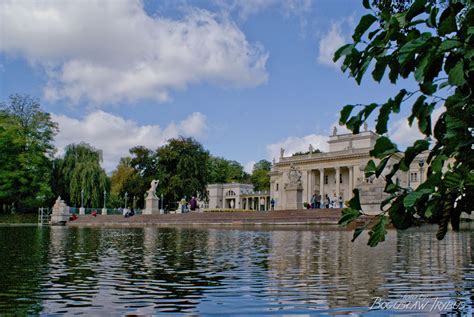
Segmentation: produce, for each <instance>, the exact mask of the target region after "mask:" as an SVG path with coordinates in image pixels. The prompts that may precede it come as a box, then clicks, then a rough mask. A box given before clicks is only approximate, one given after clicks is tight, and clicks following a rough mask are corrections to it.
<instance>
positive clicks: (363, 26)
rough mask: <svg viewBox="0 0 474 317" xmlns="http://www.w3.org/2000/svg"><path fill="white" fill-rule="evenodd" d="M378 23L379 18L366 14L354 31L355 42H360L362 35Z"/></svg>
mask: <svg viewBox="0 0 474 317" xmlns="http://www.w3.org/2000/svg"><path fill="white" fill-rule="evenodd" d="M375 21H377V18H376V17H375V16H373V15H372V14H366V15H364V16H363V17H362V18H361V19H360V22H359V24H358V25H357V27H356V28H355V30H354V34H353V35H352V38H353V40H354V41H355V42H359V41H360V39H361V37H362V35H363V34H364V33H365V32H366V31H367V30H368V29H369V28H370V26H371V25H372V24H373V23H374V22H375Z"/></svg>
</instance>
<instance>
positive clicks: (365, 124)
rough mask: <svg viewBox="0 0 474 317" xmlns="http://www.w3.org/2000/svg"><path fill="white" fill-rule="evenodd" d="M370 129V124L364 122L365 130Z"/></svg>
mask: <svg viewBox="0 0 474 317" xmlns="http://www.w3.org/2000/svg"><path fill="white" fill-rule="evenodd" d="M368 130H369V125H368V124H367V122H364V131H368Z"/></svg>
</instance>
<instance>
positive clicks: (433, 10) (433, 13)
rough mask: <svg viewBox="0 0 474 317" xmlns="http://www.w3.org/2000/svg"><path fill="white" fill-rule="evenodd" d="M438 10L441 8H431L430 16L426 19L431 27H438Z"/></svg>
mask: <svg viewBox="0 0 474 317" xmlns="http://www.w3.org/2000/svg"><path fill="white" fill-rule="evenodd" d="M438 11H439V9H438V8H437V7H432V8H431V11H430V17H429V19H428V20H427V21H426V24H427V25H428V26H429V27H431V28H434V27H436V17H437V16H438Z"/></svg>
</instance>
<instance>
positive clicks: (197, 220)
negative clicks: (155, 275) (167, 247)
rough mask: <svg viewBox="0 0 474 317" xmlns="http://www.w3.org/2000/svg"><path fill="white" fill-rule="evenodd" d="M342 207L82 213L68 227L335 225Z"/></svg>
mask: <svg viewBox="0 0 474 317" xmlns="http://www.w3.org/2000/svg"><path fill="white" fill-rule="evenodd" d="M340 215H341V209H312V210H279V211H269V212H259V211H251V212H204V213H193V212H191V213H186V214H165V215H136V216H133V217H129V218H125V217H123V216H120V215H106V216H102V215H98V216H97V217H92V216H91V215H86V216H79V218H78V219H77V220H76V221H73V222H68V223H67V225H68V226H144V225H158V226H160V225H165V226H166V225H308V224H330V225H336V224H337V222H338V220H339V217H340Z"/></svg>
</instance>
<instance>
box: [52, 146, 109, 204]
mask: <svg viewBox="0 0 474 317" xmlns="http://www.w3.org/2000/svg"><path fill="white" fill-rule="evenodd" d="M101 160H102V153H101V151H100V150H97V149H95V148H94V147H92V146H91V145H89V144H87V143H80V144H70V145H68V146H67V147H66V152H65V154H64V158H63V159H61V160H59V161H58V164H59V167H58V168H59V170H60V177H61V179H62V182H63V183H62V184H63V188H62V191H61V193H62V195H63V196H62V197H64V198H65V200H66V201H68V202H69V203H70V204H71V205H73V206H74V205H75V206H80V205H81V192H82V191H84V206H85V207H100V206H102V205H103V203H104V201H103V192H104V190H106V191H108V190H109V187H110V184H109V180H108V178H107V175H106V173H105V171H104V169H103V168H102V167H101V166H100V161H101Z"/></svg>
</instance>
